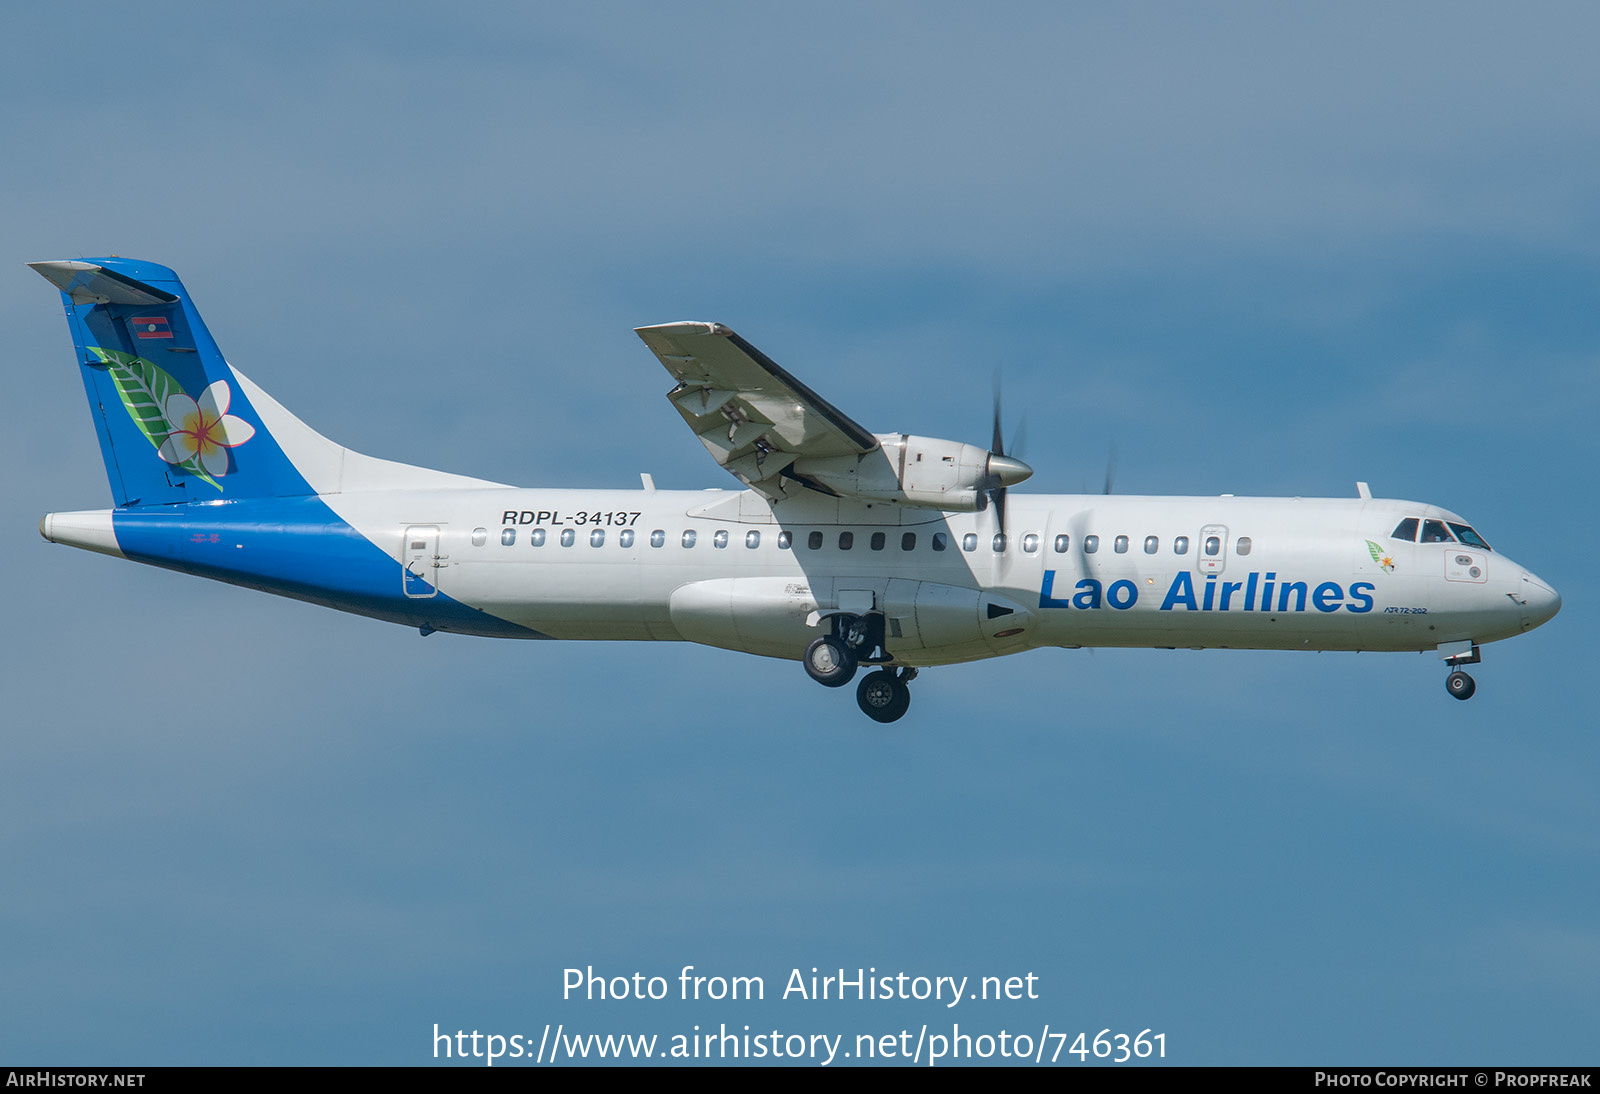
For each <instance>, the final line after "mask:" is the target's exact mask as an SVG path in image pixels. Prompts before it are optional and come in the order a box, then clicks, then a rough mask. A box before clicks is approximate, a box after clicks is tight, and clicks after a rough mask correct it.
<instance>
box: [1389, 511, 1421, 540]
mask: <svg viewBox="0 0 1600 1094" xmlns="http://www.w3.org/2000/svg"><path fill="white" fill-rule="evenodd" d="M1389 538H1390V539H1403V540H1405V541H1406V542H1407V543H1415V542H1417V518H1416V517H1407V518H1406V519H1405V520H1403V521H1401V522H1400V523H1399V524H1396V525H1395V526H1394V531H1393V532H1390V533H1389Z"/></svg>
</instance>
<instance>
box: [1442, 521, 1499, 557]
mask: <svg viewBox="0 0 1600 1094" xmlns="http://www.w3.org/2000/svg"><path fill="white" fill-rule="evenodd" d="M1450 530H1451V531H1453V532H1455V534H1456V538H1457V539H1459V540H1460V541H1461V542H1462V543H1465V544H1466V545H1467V546H1468V547H1482V548H1483V549H1484V550H1485V551H1492V550H1494V548H1493V547H1491V546H1489V545H1488V544H1487V543H1485V542H1483V537H1482V536H1480V535H1479V534H1478V533H1477V532H1475V531H1473V530H1472V528H1471V527H1470V526H1469V525H1465V524H1457V523H1456V522H1455V521H1451V522H1450Z"/></svg>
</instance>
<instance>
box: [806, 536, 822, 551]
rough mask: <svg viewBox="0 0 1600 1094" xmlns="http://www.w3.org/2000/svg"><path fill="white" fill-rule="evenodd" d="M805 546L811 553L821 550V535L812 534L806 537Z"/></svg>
mask: <svg viewBox="0 0 1600 1094" xmlns="http://www.w3.org/2000/svg"><path fill="white" fill-rule="evenodd" d="M806 546H807V547H810V548H811V549H812V550H813V551H820V550H822V533H821V532H812V533H811V534H810V535H809V536H807V537H806Z"/></svg>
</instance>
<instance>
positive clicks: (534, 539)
mask: <svg viewBox="0 0 1600 1094" xmlns="http://www.w3.org/2000/svg"><path fill="white" fill-rule="evenodd" d="M528 546H529V547H543V546H544V529H543V528H535V529H534V530H533V531H531V532H529V533H528Z"/></svg>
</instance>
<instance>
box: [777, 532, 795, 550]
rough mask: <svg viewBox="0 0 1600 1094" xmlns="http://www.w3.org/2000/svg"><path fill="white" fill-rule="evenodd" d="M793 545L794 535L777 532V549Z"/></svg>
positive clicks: (786, 548)
mask: <svg viewBox="0 0 1600 1094" xmlns="http://www.w3.org/2000/svg"><path fill="white" fill-rule="evenodd" d="M793 545H794V536H793V535H791V534H790V533H788V532H779V533H778V550H780V551H787V550H788V549H789V548H790V547H792V546H793Z"/></svg>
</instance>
